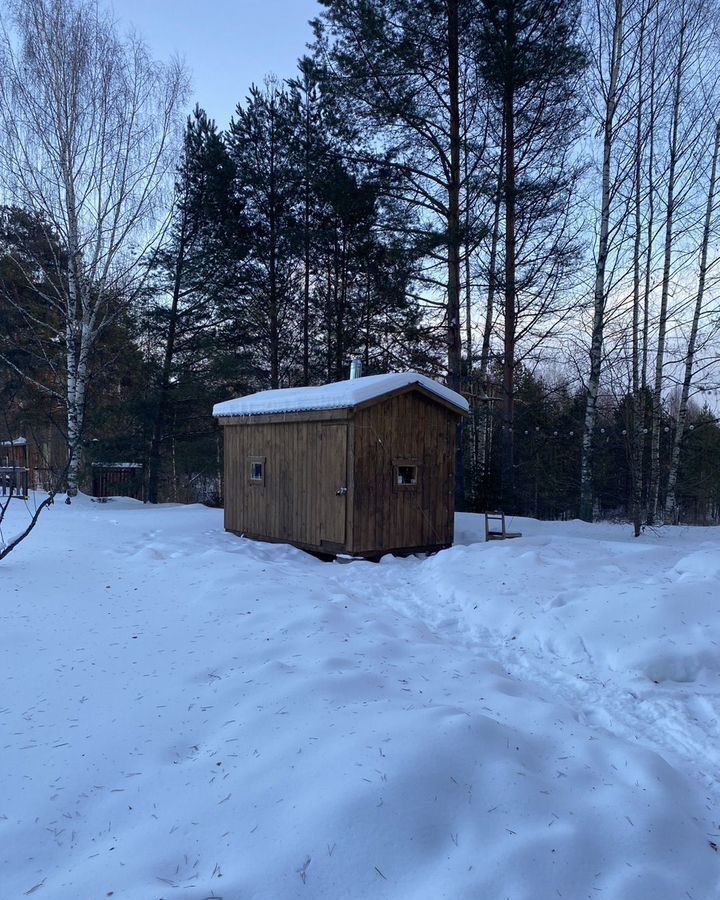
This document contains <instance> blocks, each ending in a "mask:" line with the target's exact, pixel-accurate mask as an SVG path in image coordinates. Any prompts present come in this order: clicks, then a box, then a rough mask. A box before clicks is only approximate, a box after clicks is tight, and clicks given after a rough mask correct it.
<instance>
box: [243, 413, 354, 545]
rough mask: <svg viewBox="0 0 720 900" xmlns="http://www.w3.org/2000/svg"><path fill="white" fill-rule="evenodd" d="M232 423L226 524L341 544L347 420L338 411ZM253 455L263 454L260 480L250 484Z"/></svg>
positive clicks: (280, 536)
mask: <svg viewBox="0 0 720 900" xmlns="http://www.w3.org/2000/svg"><path fill="white" fill-rule="evenodd" d="M263 420H264V421H263ZM235 422H236V423H237V424H230V423H228V424H227V425H226V426H225V528H226V529H228V530H229V531H235V532H239V533H242V534H248V535H251V536H256V537H263V538H269V539H272V540H278V541H288V542H290V543H295V544H301V545H304V546H308V547H317V548H318V549H320V548H321V546H322V545H323V543H327V544H338V547H336V548H335V549H343V547H344V538H343V535H344V531H345V522H346V506H347V503H348V498H347V496H337V494H336V491H337V489H338V488H339V487H342V486H344V484H346V483H347V482H346V472H347V446H346V439H347V422H346V421H343V420H342V418H339V417H338V416H337V415H336V416H333V418H332V419H329V420H328V421H307V420H306V419H303V418H297V417H292V416H283V417H282V418H281V417H279V416H272V417H270V416H267V417H262V419H261V418H260V417H248V418H247V419H243V420H235ZM250 457H263V458H264V459H265V478H264V483H263V484H262V485H260V484H251V483H250V480H249V462H248V460H249V458H250ZM331 461H332V463H333V465H330V462H331ZM336 481H338V482H339V483H338V484H336V483H335V482H336ZM338 537H340V538H343V539H342V540H341V541H338V540H337V538H338Z"/></svg>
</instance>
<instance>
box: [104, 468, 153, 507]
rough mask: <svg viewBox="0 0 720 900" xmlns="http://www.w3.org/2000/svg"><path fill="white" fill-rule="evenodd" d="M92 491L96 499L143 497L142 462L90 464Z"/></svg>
mask: <svg viewBox="0 0 720 900" xmlns="http://www.w3.org/2000/svg"><path fill="white" fill-rule="evenodd" d="M92 476H93V479H92V493H93V497H97V498H98V500H107V498H108V497H132V498H133V499H135V500H144V499H145V485H144V479H143V464H142V463H101V462H96V463H93V464H92Z"/></svg>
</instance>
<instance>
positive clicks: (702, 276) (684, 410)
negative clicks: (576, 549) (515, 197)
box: [665, 122, 720, 521]
mask: <svg viewBox="0 0 720 900" xmlns="http://www.w3.org/2000/svg"><path fill="white" fill-rule="evenodd" d="M719 153H720V122H719V123H718V124H717V125H716V126H715V141H714V144H713V152H712V162H711V166H710V180H709V185H708V194H707V205H706V208H705V221H704V224H703V234H702V242H701V245H700V270H699V273H698V283H697V294H696V297H695V305H694V309H693V317H692V323H691V325H690V335H689V338H688V348H687V355H686V357H685V367H684V373H683V381H682V390H681V393H680V403H679V405H678V412H677V420H676V423H675V437H674V439H673V449H672V459H671V461H670V472H669V474H668V483H667V492H666V495H665V519H666V521H674V520H675V519H676V518H677V508H676V499H675V489H676V486H677V478H678V470H679V467H680V451H681V448H682V441H683V437H684V435H685V426H686V424H687V415H688V401H689V399H690V387H691V385H692V378H693V368H694V365H695V350H696V346H697V340H698V330H699V327H700V316H701V313H702V309H703V303H704V301H705V285H706V281H707V274H708V268H709V266H708V248H709V244H710V231H711V227H712V222H713V215H714V213H715V192H716V188H717V168H718V155H719Z"/></svg>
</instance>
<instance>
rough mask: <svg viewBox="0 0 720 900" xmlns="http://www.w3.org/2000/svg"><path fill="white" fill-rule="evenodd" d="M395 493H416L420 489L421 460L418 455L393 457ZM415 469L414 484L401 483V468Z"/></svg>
mask: <svg viewBox="0 0 720 900" xmlns="http://www.w3.org/2000/svg"><path fill="white" fill-rule="evenodd" d="M392 463H393V472H392V478H393V485H392V487H393V493H396V494H407V493H414V492H416V491H418V490H419V489H420V460H419V459H417V458H416V457H398V458H396V459H393V461H392ZM406 468H413V469H415V481H414V482H413V483H412V484H401V483H400V480H399V479H400V469H406Z"/></svg>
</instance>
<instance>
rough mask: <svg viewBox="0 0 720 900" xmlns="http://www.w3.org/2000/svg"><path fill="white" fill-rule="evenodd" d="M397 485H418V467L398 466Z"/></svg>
mask: <svg viewBox="0 0 720 900" xmlns="http://www.w3.org/2000/svg"><path fill="white" fill-rule="evenodd" d="M397 483H398V484H399V485H402V486H403V487H407V486H408V485H411V484H417V466H398V467H397Z"/></svg>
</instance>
